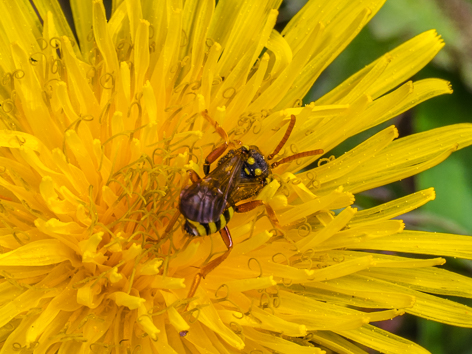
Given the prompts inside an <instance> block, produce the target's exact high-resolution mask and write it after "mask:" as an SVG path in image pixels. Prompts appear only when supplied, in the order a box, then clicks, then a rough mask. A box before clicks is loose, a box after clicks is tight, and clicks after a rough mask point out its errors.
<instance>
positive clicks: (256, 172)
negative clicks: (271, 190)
mask: <svg viewBox="0 0 472 354" xmlns="http://www.w3.org/2000/svg"><path fill="white" fill-rule="evenodd" d="M254 173H255V174H256V176H260V175H261V174H262V170H261V169H260V168H256V169H255V170H254Z"/></svg>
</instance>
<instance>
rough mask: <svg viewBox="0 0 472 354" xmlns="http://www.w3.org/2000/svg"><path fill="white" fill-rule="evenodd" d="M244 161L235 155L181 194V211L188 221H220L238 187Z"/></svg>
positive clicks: (238, 155)
mask: <svg viewBox="0 0 472 354" xmlns="http://www.w3.org/2000/svg"><path fill="white" fill-rule="evenodd" d="M243 163H244V159H243V157H242V156H241V154H240V153H239V154H234V155H233V156H231V157H230V158H228V159H226V160H225V161H224V162H223V163H222V164H221V165H218V166H217V167H216V168H215V169H214V170H213V171H212V172H211V173H210V174H209V175H208V176H206V177H205V178H203V179H202V180H201V181H199V182H197V183H194V184H192V185H191V186H189V187H188V188H186V189H184V190H183V191H182V192H181V194H180V211H181V212H182V214H183V215H184V217H186V218H187V219H190V220H193V221H197V222H200V223H209V222H215V221H217V220H219V218H220V216H221V215H222V214H223V212H224V210H225V208H226V204H227V203H228V202H231V201H230V200H228V198H229V196H230V193H231V190H232V189H233V188H235V187H237V186H238V184H239V181H240V176H241V168H242V166H243Z"/></svg>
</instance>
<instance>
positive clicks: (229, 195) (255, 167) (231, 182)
mask: <svg viewBox="0 0 472 354" xmlns="http://www.w3.org/2000/svg"><path fill="white" fill-rule="evenodd" d="M202 114H203V116H204V117H205V118H206V119H207V120H208V121H210V123H212V124H213V125H214V127H215V129H216V131H217V132H218V133H219V134H220V135H221V137H222V138H223V139H224V140H225V143H224V144H222V145H220V146H218V147H216V148H215V149H214V150H213V151H212V152H211V153H210V154H209V155H208V156H207V158H206V159H205V164H204V165H203V171H204V173H205V177H203V178H200V177H199V176H198V174H197V173H195V172H194V171H189V173H190V179H191V181H192V184H191V185H190V186H188V187H186V188H184V189H183V190H182V191H181V193H180V201H179V211H180V213H182V215H183V216H184V217H185V223H184V226H183V228H184V230H185V232H186V233H187V234H189V235H190V236H194V237H198V236H205V235H211V234H214V233H216V232H220V234H221V237H222V239H223V241H224V242H225V244H226V247H227V250H226V251H225V253H223V254H222V255H220V256H218V257H217V258H215V259H213V260H212V261H211V262H209V263H208V264H206V265H205V266H203V267H202V268H201V269H200V271H199V272H198V273H197V275H196V276H195V278H194V280H193V283H192V285H191V287H190V289H189V293H188V298H191V297H193V296H194V295H195V291H196V290H197V288H198V285H199V284H200V280H201V278H204V277H205V276H206V275H207V274H208V273H210V272H211V271H212V270H213V269H215V268H216V267H217V266H218V265H219V264H221V262H223V261H224V260H225V259H226V258H227V257H228V255H229V254H230V252H231V249H232V248H233V240H232V239H231V234H230V231H229V229H228V223H229V221H230V220H231V218H232V216H233V213H234V212H237V213H241V212H247V211H250V210H252V209H254V208H256V207H258V206H260V205H263V202H262V201H261V200H254V199H253V198H254V197H255V196H256V195H257V194H258V193H259V192H260V190H261V189H262V188H263V187H264V186H265V185H266V184H267V183H268V182H269V176H270V175H271V173H272V168H275V167H277V166H278V165H280V164H282V163H287V162H291V161H293V160H295V159H298V158H302V157H306V156H313V155H319V154H322V153H323V150H321V149H319V150H312V151H307V152H302V153H298V154H295V155H293V156H290V157H286V158H284V159H281V160H279V161H277V162H273V163H269V162H268V161H270V160H271V159H272V158H273V157H274V156H275V155H277V154H278V152H279V151H280V150H281V149H282V147H283V146H284V144H285V142H286V141H287V140H288V138H289V136H290V133H291V132H292V129H293V127H294V125H295V116H294V115H292V116H291V121H290V124H289V126H288V128H287V131H286V132H285V135H284V137H283V138H282V140H281V141H280V143H279V145H278V146H277V147H276V149H275V151H274V152H273V153H272V154H270V155H268V156H267V157H265V156H264V155H263V154H262V152H261V151H260V150H259V148H258V147H257V146H252V145H251V146H247V145H242V146H241V147H240V148H238V149H236V150H229V151H228V152H227V154H226V155H224V156H223V157H221V156H222V155H223V154H224V152H225V151H226V150H227V147H228V145H229V143H228V136H227V134H226V132H225V131H224V130H223V129H222V128H221V127H220V126H219V125H218V124H217V123H215V122H214V121H213V120H212V118H210V117H209V116H208V114H207V113H206V112H202ZM219 157H221V158H220V160H219V161H218V165H217V166H216V168H215V169H214V170H213V171H211V172H210V165H211V164H212V163H213V162H215V161H216V160H217V159H218V158H219ZM247 200H249V201H247ZM241 201H245V202H244V203H242V204H239V205H237V203H239V202H241ZM266 208H267V211H268V214H269V217H270V218H271V219H274V218H275V213H274V212H273V211H272V209H271V208H270V207H269V206H267V205H266ZM177 217H178V214H176V215H175V216H174V218H173V221H171V223H170V224H169V225H168V227H167V230H170V229H171V228H172V222H175V221H176V220H177Z"/></svg>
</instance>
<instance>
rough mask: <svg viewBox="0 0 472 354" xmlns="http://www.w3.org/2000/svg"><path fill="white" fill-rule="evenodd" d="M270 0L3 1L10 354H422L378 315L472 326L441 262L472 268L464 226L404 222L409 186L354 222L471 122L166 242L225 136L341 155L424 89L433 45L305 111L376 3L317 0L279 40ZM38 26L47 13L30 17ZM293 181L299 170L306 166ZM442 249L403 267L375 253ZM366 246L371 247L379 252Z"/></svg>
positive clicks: (307, 175) (290, 172)
mask: <svg viewBox="0 0 472 354" xmlns="http://www.w3.org/2000/svg"><path fill="white" fill-rule="evenodd" d="M280 2H281V1H280V0H275V1H271V0H263V1H246V2H244V1H229V0H227V1H219V2H218V5H217V6H215V3H214V1H190V0H188V1H185V2H184V3H182V1H151V0H142V1H133V0H125V1H116V2H113V4H114V6H113V9H112V15H111V18H110V20H109V21H107V19H106V16H105V10H104V7H103V4H102V2H101V1H100V0H93V1H72V10H73V15H74V22H75V27H76V33H77V38H78V43H77V42H76V41H75V40H74V35H73V33H72V31H71V29H70V28H69V26H68V24H67V21H66V20H65V17H64V15H63V14H62V12H61V10H60V8H59V6H58V4H57V2H56V1H42V0H38V1H35V6H36V9H33V8H31V7H30V4H29V2H27V1H24V2H8V4H7V2H0V11H1V13H2V17H1V20H0V22H1V26H0V55H1V58H2V60H1V65H0V67H1V71H2V72H1V75H2V78H3V79H2V86H1V87H0V95H1V110H0V118H1V123H0V125H1V129H0V144H1V150H0V151H1V154H0V161H1V162H0V165H1V171H0V195H1V203H0V205H1V208H0V218H1V231H0V232H1V236H0V246H1V251H2V253H1V254H0V272H1V280H0V328H1V332H0V333H1V341H2V344H1V350H0V353H2V354H3V353H13V352H25V353H26V352H34V353H35V354H36V353H38V354H40V353H102V352H103V353H105V352H106V353H138V352H140V353H179V354H180V353H189V352H191V353H200V352H202V353H241V352H244V353H273V352H278V353H323V352H325V350H327V349H328V350H332V351H335V352H338V353H365V352H364V351H363V350H362V349H360V347H361V346H358V345H364V346H367V347H370V348H373V349H376V350H378V351H381V352H384V353H426V352H427V351H426V350H425V349H423V348H421V347H420V346H418V345H416V344H414V343H412V342H409V341H407V340H405V339H403V338H400V337H398V336H395V335H393V334H391V333H388V332H386V331H383V330H381V329H379V328H377V327H375V326H373V325H371V323H372V322H378V321H385V320H389V319H392V318H394V317H396V316H399V315H402V314H403V313H410V314H413V315H416V316H420V317H423V318H427V319H431V320H435V321H440V322H444V323H447V324H452V325H456V326H463V327H471V326H472V316H470V313H471V311H472V309H471V308H469V307H467V306H464V305H461V304H458V303H455V302H452V301H449V300H445V299H444V298H442V297H439V296H436V295H453V296H461V297H466V298H470V297H472V291H471V289H472V280H471V279H469V278H466V277H463V276H460V275H457V274H454V273H450V272H447V271H445V270H443V269H440V268H437V267H436V266H438V265H441V264H443V263H444V262H445V261H444V259H443V258H441V256H453V257H462V258H467V259H471V258H472V252H471V249H472V248H471V246H472V242H471V241H470V240H469V238H467V237H464V236H456V235H446V234H436V233H435V234H431V233H426V232H420V231H404V230H403V228H404V224H403V223H402V221H401V220H398V219H393V218H395V217H397V216H399V215H401V214H404V213H406V212H408V211H410V210H412V209H414V208H417V207H419V206H421V205H422V204H424V203H426V202H428V201H430V200H432V199H434V191H433V190H432V189H427V190H423V191H419V192H417V193H414V194H412V195H409V196H407V197H405V198H401V199H399V200H394V201H391V202H389V203H386V204H383V205H380V206H378V207H375V208H371V209H367V210H361V211H358V210H356V208H354V207H352V205H353V202H354V195H355V194H356V193H358V192H361V191H365V190H368V189H371V188H374V187H377V186H381V185H384V184H387V183H390V182H392V181H396V180H399V179H402V178H406V177H408V176H411V175H413V174H417V173H419V172H421V171H423V170H425V169H427V168H430V167H431V166H434V165H436V164H438V163H439V162H441V161H442V160H444V159H445V158H447V156H448V155H449V154H451V153H452V152H453V151H455V150H457V149H460V148H463V147H465V146H467V145H469V144H470V143H471V141H472V126H471V125H469V124H461V125H454V126H448V127H444V128H439V129H435V130H432V131H427V132H423V133H419V134H415V135H412V136H408V137H403V138H399V139H396V138H398V133H397V130H396V129H395V127H393V126H391V127H388V128H386V129H384V130H382V131H381V132H379V133H377V134H375V135H374V136H372V137H371V138H370V139H368V140H366V141H365V142H364V143H362V144H361V145H359V146H357V147H356V148H354V149H353V150H351V151H348V152H346V153H345V154H344V155H342V156H340V157H338V158H330V157H329V155H326V156H324V157H323V158H321V159H320V160H319V163H318V166H317V167H316V168H312V169H309V170H304V168H305V167H307V166H308V165H310V164H311V163H313V162H314V161H315V160H316V159H317V158H319V156H312V157H307V158H303V159H298V160H296V161H293V162H291V163H286V164H283V165H281V166H280V167H277V168H276V169H274V171H273V175H272V176H270V183H268V185H267V186H266V187H265V188H264V189H263V190H262V191H261V192H260V195H259V196H257V199H258V200H262V201H264V203H266V204H267V205H269V206H270V207H271V208H272V209H273V210H274V211H275V214H276V216H277V219H278V221H279V224H280V225H278V226H277V225H273V223H272V221H271V219H270V218H268V217H267V213H266V210H265V209H264V208H263V207H258V208H255V209H254V210H252V211H250V212H247V213H240V214H235V215H234V217H233V219H232V220H231V221H230V223H229V229H230V230H231V234H232V237H233V240H234V248H233V250H232V252H231V253H230V255H229V257H228V258H227V259H226V260H225V261H224V262H222V264H221V265H219V266H218V267H217V268H216V269H214V270H213V271H212V272H211V273H210V274H209V275H208V276H207V277H206V278H205V279H203V280H202V281H201V283H200V285H199V286H198V288H197V290H196V293H195V296H194V297H192V298H191V299H188V298H187V295H188V289H189V287H190V284H191V283H192V281H193V279H194V277H195V275H196V274H197V273H198V271H199V269H200V268H201V267H202V266H204V265H205V264H208V262H209V261H210V260H211V259H214V258H215V257H217V256H218V255H220V254H221V253H222V252H224V251H225V250H226V247H225V245H224V243H223V242H222V240H221V237H219V235H218V234H215V235H211V236H207V237H189V236H188V235H186V234H185V232H184V231H183V230H182V228H181V227H180V225H181V224H182V223H183V219H182V218H179V219H178V220H177V222H176V224H175V227H173V228H170V231H169V232H167V233H166V232H165V230H166V228H167V227H168V225H169V223H170V222H171V221H172V219H173V216H174V215H175V213H176V210H177V208H178V197H179V194H180V191H181V190H182V188H184V187H185V185H186V183H187V173H188V172H187V171H188V170H194V171H195V172H196V173H198V174H200V175H202V165H203V161H204V159H205V156H206V155H207V154H208V153H209V152H210V151H212V149H214V147H215V146H216V145H218V144H221V136H220V135H219V134H216V133H215V130H216V129H215V127H216V125H212V124H210V123H209V120H208V119H206V118H205V117H204V115H203V114H202V112H205V111H207V112H208V115H209V116H210V117H211V119H212V120H214V121H215V122H217V123H218V124H219V126H221V127H222V128H223V129H224V130H225V131H226V132H227V133H228V135H229V139H230V140H231V141H239V140H240V141H242V142H244V144H251V145H256V146H258V147H259V148H260V149H261V151H263V152H264V153H265V154H269V153H270V152H272V151H274V149H275V147H276V145H277V144H278V142H279V141H280V140H281V139H282V137H283V135H284V132H285V131H286V127H287V125H288V123H289V121H290V119H291V118H290V117H291V116H292V115H294V116H295V117H296V119H297V124H295V127H294V129H293V132H292V134H291V136H290V138H289V140H288V141H287V143H286V144H285V146H284V148H283V149H282V150H281V151H280V153H279V157H280V158H282V157H284V156H289V155H292V154H294V153H297V152H302V151H307V150H313V149H323V150H324V151H325V152H329V150H330V149H332V148H333V147H334V146H336V145H337V144H339V143H340V142H342V141H344V140H345V139H347V138H348V137H350V136H353V135H355V134H357V133H359V132H361V131H364V130H366V129H368V128H370V127H372V126H375V125H377V124H380V123H382V122H385V121H387V120H389V119H390V118H393V117H395V116H397V115H398V114H400V113H401V112H404V111H406V110H408V109H409V108H411V107H413V106H414V105H416V104H418V103H420V102H421V101H424V100H426V99H429V98H431V97H433V96H437V95H441V94H447V93H451V88H450V87H449V84H448V83H447V82H445V81H442V80H438V79H427V80H421V81H416V82H412V81H406V80H408V78H409V77H411V76H412V75H413V74H415V73H416V72H417V71H419V70H420V69H421V68H422V67H423V66H424V65H425V64H426V63H428V62H429V61H430V60H431V59H432V58H433V57H434V55H435V54H436V53H437V52H438V51H439V50H440V49H441V47H442V46H443V42H442V41H441V39H440V38H439V36H438V35H437V34H436V32H435V31H429V32H425V33H423V34H420V35H419V36H417V37H415V38H413V39H411V40H410V41H408V42H406V43H405V44H403V45H401V46H400V47H398V48H396V49H394V50H393V51H391V52H390V53H388V54H386V55H384V56H382V57H381V58H379V59H378V60H377V61H375V62H374V63H372V64H371V65H369V66H367V67H365V68H364V69H362V70H361V71H359V72H358V73H357V74H355V75H353V76H352V77H350V78H349V79H347V80H346V81H345V82H344V83H342V84H341V85H340V86H338V87H337V88H335V89H334V90H333V91H331V92H329V93H328V94H326V95H325V96H323V97H322V98H320V99H319V100H317V101H316V102H312V103H310V104H308V105H305V106H302V105H301V99H302V98H303V97H304V96H305V94H306V93H307V91H308V90H309V89H310V87H312V85H313V84H314V82H315V80H316V79H317V77H318V76H319V75H320V73H321V72H322V71H323V70H324V69H325V68H326V67H327V66H328V65H329V64H330V62H332V60H333V59H334V58H335V57H336V56H337V55H338V54H339V53H340V52H341V51H342V50H343V48H345V47H346V45H347V44H348V43H349V42H350V41H351V40H352V39H353V38H354V37H355V35H356V34H357V33H358V32H359V31H360V30H361V28H362V27H363V26H364V25H365V24H366V23H367V22H368V21H369V20H370V19H371V18H372V16H373V15H374V14H375V13H376V12H377V11H378V9H379V8H380V7H381V5H382V3H383V2H384V1H382V0H379V1H376V0H372V1H368V2H366V1H360V0H355V1H353V0H335V1H333V0H330V1H327V0H312V1H309V2H308V4H307V5H306V6H305V7H304V8H303V9H302V10H301V11H300V13H299V14H297V15H296V16H295V17H294V18H293V19H292V20H291V22H290V23H289V24H288V25H287V27H286V28H285V29H284V30H283V32H282V33H279V32H277V31H275V30H274V29H273V27H274V24H275V22H276V18H277V14H278V11H277V8H278V6H279V5H280ZM37 14H39V17H40V18H38V17H37ZM298 172H300V173H298ZM379 250H380V251H384V250H385V251H399V252H405V253H415V254H424V255H432V256H438V257H437V258H431V257H430V258H424V257H421V259H416V258H405V257H400V256H393V255H386V254H382V253H378V252H376V251H379ZM371 251H372V252H371Z"/></svg>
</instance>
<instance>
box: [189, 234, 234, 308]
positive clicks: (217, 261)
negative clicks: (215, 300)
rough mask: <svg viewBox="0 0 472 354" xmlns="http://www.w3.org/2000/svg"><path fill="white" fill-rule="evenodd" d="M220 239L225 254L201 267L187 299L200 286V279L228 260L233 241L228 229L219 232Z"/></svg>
mask: <svg viewBox="0 0 472 354" xmlns="http://www.w3.org/2000/svg"><path fill="white" fill-rule="evenodd" d="M220 234H221V238H222V239H223V241H224V243H225V245H226V248H227V250H226V252H225V253H223V254H222V255H221V256H218V257H217V258H215V259H214V260H212V261H211V262H210V263H208V264H207V265H206V266H204V267H202V268H201V269H200V271H199V272H198V273H197V274H196V275H195V278H193V282H192V286H191V287H190V290H189V292H188V295H187V298H188V299H189V298H191V297H193V296H194V295H195V292H196V291H197V289H198V285H199V284H200V281H201V280H202V278H205V277H206V276H207V275H208V273H210V272H211V271H212V270H213V269H215V268H216V267H218V266H219V265H220V264H221V262H223V261H224V260H225V259H226V258H228V256H229V254H230V253H231V250H232V249H233V239H232V238H231V234H230V232H229V230H228V227H227V226H225V227H224V228H223V229H221V230H220Z"/></svg>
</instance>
